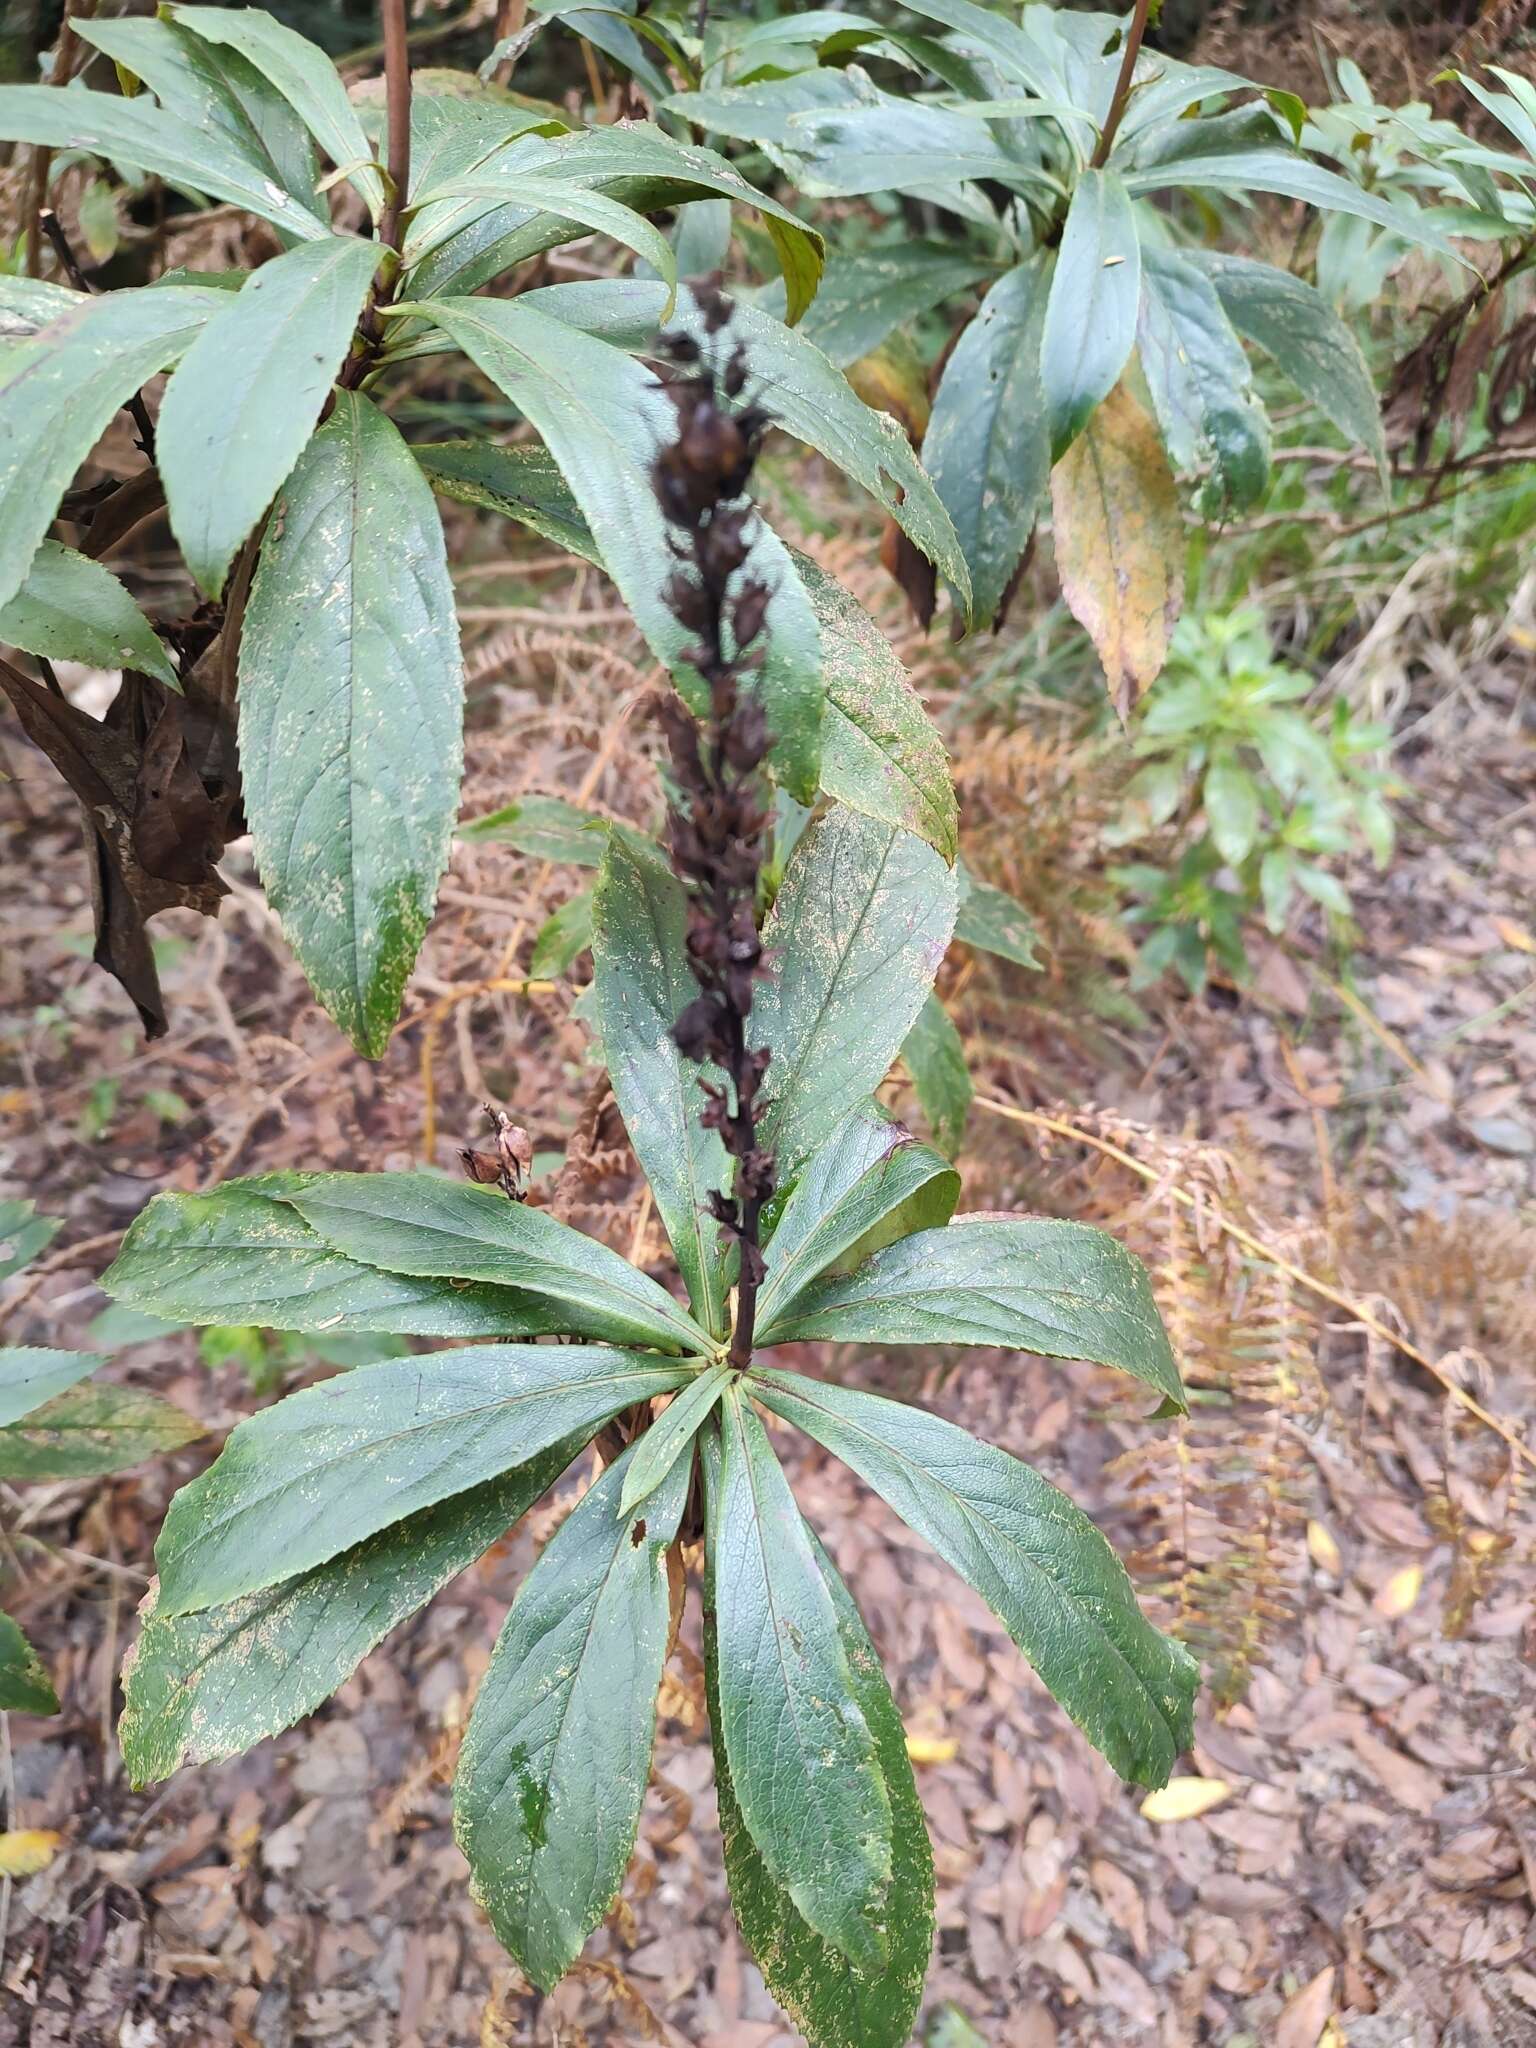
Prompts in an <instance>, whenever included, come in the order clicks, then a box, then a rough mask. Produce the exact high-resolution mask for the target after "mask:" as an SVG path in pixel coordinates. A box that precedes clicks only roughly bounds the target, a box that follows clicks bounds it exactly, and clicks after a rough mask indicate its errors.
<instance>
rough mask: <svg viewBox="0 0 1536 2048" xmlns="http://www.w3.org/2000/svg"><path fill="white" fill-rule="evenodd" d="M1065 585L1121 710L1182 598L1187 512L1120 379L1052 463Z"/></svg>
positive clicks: (1163, 645)
mask: <svg viewBox="0 0 1536 2048" xmlns="http://www.w3.org/2000/svg"><path fill="white" fill-rule="evenodd" d="M1051 506H1052V510H1053V513H1054V515H1055V536H1056V565H1057V568H1058V570H1059V571H1060V574H1061V588H1062V595H1063V596H1064V597H1065V598H1066V600H1067V603H1068V605H1069V606H1070V607H1071V610H1072V613H1073V616H1074V617H1075V618H1077V619H1078V620H1079V621H1080V623H1081V624H1082V625H1083V626H1084V627H1085V628H1086V629H1087V632H1088V635H1089V637H1090V638H1091V640H1092V641H1093V644H1094V646H1095V648H1096V649H1097V650H1098V656H1099V659H1100V661H1101V662H1102V663H1103V664H1104V676H1105V682H1106V684H1107V687H1108V689H1109V695H1110V701H1111V702H1112V703H1113V704H1114V706H1115V709H1116V710H1117V711H1118V712H1119V714H1120V716H1121V718H1122V719H1123V718H1126V717H1128V716H1129V715H1130V711H1131V707H1132V705H1133V704H1134V703H1135V702H1136V699H1137V698H1138V697H1139V696H1140V695H1141V693H1142V692H1143V691H1144V690H1146V689H1148V688H1150V686H1151V684H1152V683H1153V681H1154V680H1155V679H1156V677H1157V675H1158V672H1159V671H1160V669H1161V668H1162V665H1163V662H1164V660H1165V659H1166V658H1167V654H1168V642H1169V640H1170V639H1171V637H1172V635H1173V629H1174V626H1175V625H1176V623H1177V622H1178V616H1179V611H1180V608H1181V607H1182V605H1183V602H1184V547H1185V544H1184V521H1183V518H1182V515H1181V513H1180V510H1179V495H1178V490H1177V487H1176V486H1175V484H1174V481H1173V472H1172V471H1171V470H1170V469H1169V467H1168V458H1167V456H1166V455H1165V454H1164V453H1163V445H1162V443H1161V441H1159V439H1158V437H1157V429H1156V427H1154V426H1153V424H1152V422H1151V420H1150V419H1149V418H1148V416H1147V414H1146V412H1145V411H1144V410H1143V408H1142V406H1141V405H1140V403H1139V402H1138V401H1137V400H1136V399H1135V398H1134V397H1133V396H1132V394H1131V393H1130V392H1129V391H1128V390H1127V389H1126V387H1125V385H1123V384H1119V385H1117V386H1116V387H1115V389H1114V390H1113V391H1112V392H1111V393H1110V395H1109V397H1108V398H1106V399H1105V401H1104V403H1103V404H1102V405H1101V406H1100V407H1099V408H1098V410H1097V411H1096V412H1095V413H1094V415H1093V417H1092V419H1091V420H1090V421H1089V422H1088V425H1087V426H1086V427H1085V428H1084V429H1083V431H1082V433H1081V434H1080V435H1079V436H1078V438H1077V440H1076V441H1074V442H1073V444H1072V446H1071V447H1070V448H1069V449H1068V450H1067V452H1066V454H1065V455H1064V456H1063V457H1062V459H1061V461H1060V462H1059V463H1058V464H1057V465H1056V467H1055V469H1054V470H1053V471H1052V472H1051Z"/></svg>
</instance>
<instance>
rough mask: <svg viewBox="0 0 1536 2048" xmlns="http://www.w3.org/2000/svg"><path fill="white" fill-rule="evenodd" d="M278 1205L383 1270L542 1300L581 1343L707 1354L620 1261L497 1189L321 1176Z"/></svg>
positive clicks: (671, 1306) (673, 1311)
mask: <svg viewBox="0 0 1536 2048" xmlns="http://www.w3.org/2000/svg"><path fill="white" fill-rule="evenodd" d="M286 1199H287V1200H288V1201H290V1202H291V1203H292V1204H293V1206H294V1207H295V1208H296V1209H297V1210H298V1212H299V1214H300V1215H301V1216H302V1217H303V1218H304V1220H305V1222H306V1223H308V1224H310V1225H311V1226H312V1227H313V1228H314V1229H316V1230H318V1231H319V1233H320V1235H321V1236H322V1237H323V1238H324V1239H325V1240H326V1242H327V1243H328V1244H333V1245H335V1246H336V1248H337V1249H338V1250H339V1251H343V1252H345V1253H346V1254H347V1256H348V1257H349V1258H354V1259H362V1260H364V1261H365V1262H366V1263H367V1264H369V1265H375V1266H382V1267H384V1268H385V1270H386V1271H388V1272H392V1273H407V1274H415V1275H417V1276H418V1277H423V1278H432V1277H435V1278H440V1279H458V1280H486V1281H490V1282H492V1283H493V1284H494V1285H496V1286H505V1287H513V1288H516V1289H517V1290H518V1292H519V1293H523V1294H532V1295H538V1296H540V1297H542V1298H543V1299H545V1300H547V1301H548V1302H549V1303H550V1304H551V1305H552V1309H553V1310H554V1312H555V1313H558V1315H559V1318H560V1321H559V1323H558V1325H556V1327H558V1328H560V1329H562V1330H565V1331H568V1332H572V1333H575V1334H577V1335H581V1336H589V1337H602V1338H605V1339H607V1340H609V1341H610V1342H613V1343H619V1344H651V1345H656V1346H658V1347H659V1348H660V1349H662V1350H664V1351H684V1352H693V1351H701V1352H702V1351H707V1350H708V1349H709V1344H708V1340H707V1339H706V1337H705V1335H704V1332H703V1331H702V1330H701V1329H700V1328H699V1327H698V1325H697V1324H696V1323H694V1322H693V1321H692V1319H691V1318H690V1317H689V1316H688V1315H687V1314H686V1313H685V1312H684V1311H683V1309H681V1308H680V1307H679V1306H678V1304H677V1303H676V1302H675V1301H674V1300H673V1299H672V1297H671V1295H670V1294H668V1293H666V1292H665V1290H664V1289H662V1288H660V1287H658V1286H657V1284H656V1282H655V1281H654V1280H652V1279H650V1278H649V1277H648V1276H647V1275H646V1274H644V1273H642V1272H641V1271H640V1270H639V1268H638V1267H636V1266H632V1265H631V1264H630V1263H629V1261H628V1259H624V1258H620V1256H619V1254H618V1253H617V1252H614V1251H610V1250H609V1249H608V1247H607V1245H605V1244H601V1243H599V1241H598V1240H597V1239H596V1238H595V1237H588V1236H586V1235H585V1234H584V1233H583V1232H582V1231H579V1230H573V1229H572V1228H571V1226H570V1225H569V1224H568V1223H561V1222H560V1221H559V1220H558V1219H557V1218H556V1217H554V1216H551V1215H550V1214H549V1213H548V1212H547V1211H546V1210H543V1209H530V1208H529V1207H528V1206H527V1205H526V1204H525V1203H522V1202H510V1201H508V1200H507V1198H506V1196H505V1195H503V1194H500V1193H498V1192H497V1191H496V1190H494V1189H491V1188H483V1187H475V1186H473V1185H471V1184H470V1183H469V1182H466V1181H451V1180H439V1179H438V1178H437V1177H436V1175H434V1174H429V1173H317V1174H312V1175H305V1176H303V1177H302V1179H301V1184H300V1185H299V1186H297V1187H296V1188H294V1189H293V1190H292V1192H291V1193H289V1194H288V1195H287V1197H286ZM544 1327H545V1328H549V1327H551V1325H550V1324H549V1323H546V1324H545V1326H544Z"/></svg>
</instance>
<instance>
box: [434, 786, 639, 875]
mask: <svg viewBox="0 0 1536 2048" xmlns="http://www.w3.org/2000/svg"><path fill="white" fill-rule="evenodd" d="M459 837H460V838H461V839H467V840H469V841H470V842H471V843H472V844H478V843H480V842H481V841H483V840H491V841H494V842H495V844H497V845H498V846H510V847H511V848H512V849H513V851H514V852H516V853H527V854H532V855H533V857H534V858H535V859H536V860H551V861H562V862H565V863H567V864H568V865H569V866H571V867H578V868H595V867H597V866H599V865H600V864H601V862H602V858H603V850H604V848H605V847H606V846H607V844H608V829H607V820H606V819H604V818H599V817H598V816H597V815H596V814H595V813H594V812H592V811H584V810H582V809H581V807H580V806H579V805H577V804H573V803H568V802H567V801H566V799H565V798H564V797H562V796H520V797H518V798H517V799H516V801H515V802H513V803H510V804H503V805H502V806H501V808H500V809H499V810H495V811H487V812H486V813H485V815H484V817H480V818H471V819H470V821H469V822H468V824H466V825H461V826H460V827H459Z"/></svg>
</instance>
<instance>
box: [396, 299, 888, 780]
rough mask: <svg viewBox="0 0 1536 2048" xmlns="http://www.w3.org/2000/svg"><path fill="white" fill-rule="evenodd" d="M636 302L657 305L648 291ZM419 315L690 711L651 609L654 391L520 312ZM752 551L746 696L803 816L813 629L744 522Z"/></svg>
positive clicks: (491, 305) (584, 341) (671, 650)
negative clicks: (559, 503)
mask: <svg viewBox="0 0 1536 2048" xmlns="http://www.w3.org/2000/svg"><path fill="white" fill-rule="evenodd" d="M637 289H639V290H640V291H642V292H644V293H646V294H647V295H649V296H650V297H652V298H655V299H656V301H657V303H658V305H659V302H660V296H662V294H661V290H660V287H658V286H654V285H646V284H641V285H640V286H638V287H637ZM420 310H422V311H424V312H425V311H430V313H431V315H432V317H433V318H434V319H435V320H437V321H438V322H439V323H440V325H441V326H442V327H443V328H444V329H445V330H446V331H447V332H448V333H449V334H450V335H451V336H452V337H453V339H454V340H455V341H456V342H457V343H458V344H459V346H460V347H461V348H462V349H463V350H464V352H465V354H466V355H468V356H469V357H470V359H471V361H473V362H474V363H475V364H476V365H477V366H478V367H479V368H480V369H481V370H482V371H483V372H484V373H485V375H486V376H488V377H489V378H490V379H491V381H492V382H493V383H494V384H496V385H497V386H498V387H499V388H500V389H501V390H502V391H504V392H505V393H506V395H507V396H508V397H509V398H510V399H511V400H512V402H513V404H514V405H516V406H518V407H519V408H520V410H522V411H523V412H524V413H526V414H527V416H528V418H529V419H530V420H531V421H532V422H533V424H534V426H536V427H537V428H538V430H539V432H540V433H541V434H542V435H543V437H544V440H545V442H546V443H547V444H548V446H549V448H550V449H551V451H552V452H553V454H554V456H555V459H556V461H557V462H558V463H559V465H560V468H561V470H562V471H563V473H564V475H565V477H566V480H567V482H568V483H569V484H570V487H571V490H572V491H573V493H574V494H575V498H576V501H577V503H578V504H579V505H580V507H581V510H582V512H583V513H584V514H585V516H586V518H587V520H588V522H589V523H590V525H591V529H592V533H593V536H594V538H595V540H596V542H597V545H598V547H599V548H600V550H601V552H602V557H603V563H604V566H605V568H606V569H607V571H608V573H609V575H610V576H612V578H613V580H614V582H615V583H616V584H617V585H618V587H619V591H620V594H621V595H622V596H623V598H624V601H625V603H626V604H627V605H628V606H629V608H630V610H631V611H632V612H633V613H634V616H635V623H636V624H637V625H638V626H639V628H640V630H641V632H642V633H644V635H645V637H646V639H647V640H648V641H649V643H650V646H651V649H652V651H653V652H654V653H655V654H656V656H657V657H658V659H660V660H661V661H662V662H664V663H665V664H666V666H667V667H668V668H669V669H671V670H672V671H673V672H674V673H675V674H676V675H677V676H678V678H679V683H680V687H682V689H683V691H684V694H685V695H688V696H689V697H690V698H691V701H692V702H693V703H694V704H695V706H698V705H700V704H701V703H702V702H703V699H702V697H701V696H700V694H699V692H700V688H701V685H700V683H699V681H698V679H697V677H696V676H695V674H694V672H693V670H692V669H691V668H690V666H689V665H688V663H687V662H686V660H685V658H684V657H685V654H686V651H687V649H688V646H689V645H690V636H689V635H688V634H687V632H686V631H685V630H684V628H683V627H682V626H681V625H680V624H679V623H678V621H677V619H676V618H675V616H674V615H673V613H672V612H671V611H670V610H669V609H668V607H667V605H666V603H665V601H664V598H663V596H662V591H663V586H664V585H665V583H666V581H667V579H668V577H669V575H670V574H671V573H672V569H673V566H674V565H673V561H672V557H671V555H670V552H669V550H668V546H667V539H666V529H665V523H664V521H663V519H662V515H661V508H660V506H659V505H658V504H657V502H656V498H655V494H654V491H653V489H652V486H651V466H652V464H653V462H654V461H655V458H656V455H657V453H658V451H659V450H660V448H661V447H662V446H663V444H664V442H665V440H666V439H667V437H668V436H669V435H670V434H671V433H673V432H674V431H675V425H676V422H675V416H674V415H673V412H672V407H671V406H670V405H669V404H668V403H667V400H666V399H665V398H664V397H663V396H662V395H661V393H660V391H659V389H658V387H657V384H656V380H655V379H654V377H652V375H651V374H650V372H649V371H647V370H645V369H643V368H642V367H641V365H640V364H638V363H635V362H632V361H631V360H630V359H629V358H628V357H627V356H626V355H624V354H622V353H621V352H620V351H619V350H617V349H615V348H613V347H612V346H611V345H610V344H608V343H607V342H605V341H602V340H599V339H597V338H595V337H593V336H591V335H585V334H582V333H579V332H578V331H577V330H576V329H575V328H574V327H572V326H570V325H567V324H566V323H565V322H564V321H561V320H555V319H552V318H551V317H550V316H549V314H548V313H545V312H542V311H539V310H537V309H535V308H533V307H531V306H529V305H528V304H527V303H526V302H525V301H522V300H517V301H506V300H497V299H437V300H434V301H433V302H432V304H431V306H430V308H426V307H423V308H421V309H420ZM856 402H857V401H855V403H856ZM751 543H752V546H751V556H750V562H749V572H750V573H751V574H753V575H756V576H760V577H761V578H762V580H763V581H764V582H766V583H767V584H768V586H769V588H770V589H771V590H772V592H773V596H772V598H771V599H770V600H769V605H768V614H767V621H766V626H765V636H766V640H765V644H766V646H767V649H768V653H767V659H766V662H765V665H764V668H763V671H762V674H761V678H760V681H759V685H758V687H759V688H760V690H761V692H762V701H763V706H764V709H765V711H766V713H767V716H768V724H769V729H770V731H771V732H772V734H773V736H774V748H773V753H772V756H771V760H772V763H773V766H774V771H775V773H776V774H777V776H778V777H779V779H780V780H781V781H782V782H783V783H784V784H785V786H786V787H787V788H789V789H791V790H792V791H793V792H795V793H796V794H797V795H799V796H800V797H802V799H803V800H805V801H807V802H808V801H809V800H810V798H811V796H812V795H814V793H815V789H816V777H817V769H818V766H819V760H820V751H821V703H822V690H821V678H820V673H819V662H818V654H819V643H818V637H817V632H816V622H815V619H814V618H813V616H812V614H811V609H810V604H809V601H808V600H807V598H806V595H805V591H804V589H803V588H802V586H801V583H800V580H799V578H798V576H797V575H796V574H795V571H794V568H793V565H792V563H791V561H790V559H789V555H788V553H787V551H786V549H785V548H784V545H783V543H782V542H781V541H780V540H779V539H778V537H777V535H775V534H774V533H773V531H772V530H771V529H770V528H769V527H768V526H767V525H766V524H764V523H763V522H761V521H756V522H754V525H753V529H752V534H751Z"/></svg>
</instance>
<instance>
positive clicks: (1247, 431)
mask: <svg viewBox="0 0 1536 2048" xmlns="http://www.w3.org/2000/svg"><path fill="white" fill-rule="evenodd" d="M1139 333H1140V351H1141V366H1142V369H1143V371H1144V372H1145V373H1146V379H1147V386H1148V389H1149V390H1150V391H1151V394H1152V404H1153V408H1154V410H1155V411H1156V413H1157V419H1158V424H1159V426H1160V427H1161V428H1162V430H1163V439H1164V441H1165V442H1166V443H1167V446H1168V453H1169V454H1170V455H1171V456H1172V458H1173V460H1174V462H1175V463H1176V464H1177V465H1178V467H1179V468H1181V469H1192V468H1193V467H1194V466H1195V464H1196V463H1197V462H1200V461H1209V462H1210V464H1211V472H1212V473H1211V484H1210V487H1209V489H1208V493H1207V496H1208V499H1209V502H1210V507H1211V509H1212V510H1213V511H1217V512H1220V511H1221V510H1223V509H1225V508H1228V507H1230V508H1231V509H1232V510H1234V511H1238V512H1241V511H1245V510H1246V509H1247V508H1248V507H1249V506H1250V505H1252V504H1254V503H1255V502H1256V501H1257V500H1258V499H1259V498H1261V497H1262V496H1263V495H1264V492H1265V490H1266V489H1267V487H1268V484H1269V449H1270V442H1269V421H1268V419H1267V418H1266V416H1265V412H1264V408H1263V405H1262V404H1261V403H1260V401H1259V398H1258V394H1257V393H1256V392H1255V390H1254V388H1253V373H1252V371H1251V370H1250V369H1249V367H1248V358H1247V356H1246V355H1245V354H1244V353H1243V345H1242V343H1241V342H1240V341H1239V340H1238V338H1237V336H1236V334H1235V333H1234V332H1233V329H1232V323H1231V322H1230V320H1228V318H1227V316H1226V314H1225V312H1224V311H1223V310H1222V304H1221V300H1220V298H1219V297H1218V296H1217V293H1216V290H1215V287H1214V286H1213V285H1212V284H1211V282H1210V280H1209V279H1208V278H1207V277H1206V276H1205V275H1204V274H1203V272H1202V271H1201V270H1200V269H1199V267H1198V266H1197V265H1196V264H1194V263H1192V262H1191V261H1190V260H1189V259H1188V258H1187V257H1185V256H1183V255H1181V254H1180V253H1179V252H1178V251H1177V250H1172V249H1148V250H1147V251H1146V254H1145V258H1144V262H1143V271H1142V303H1141V325H1140V330H1139Z"/></svg>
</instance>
